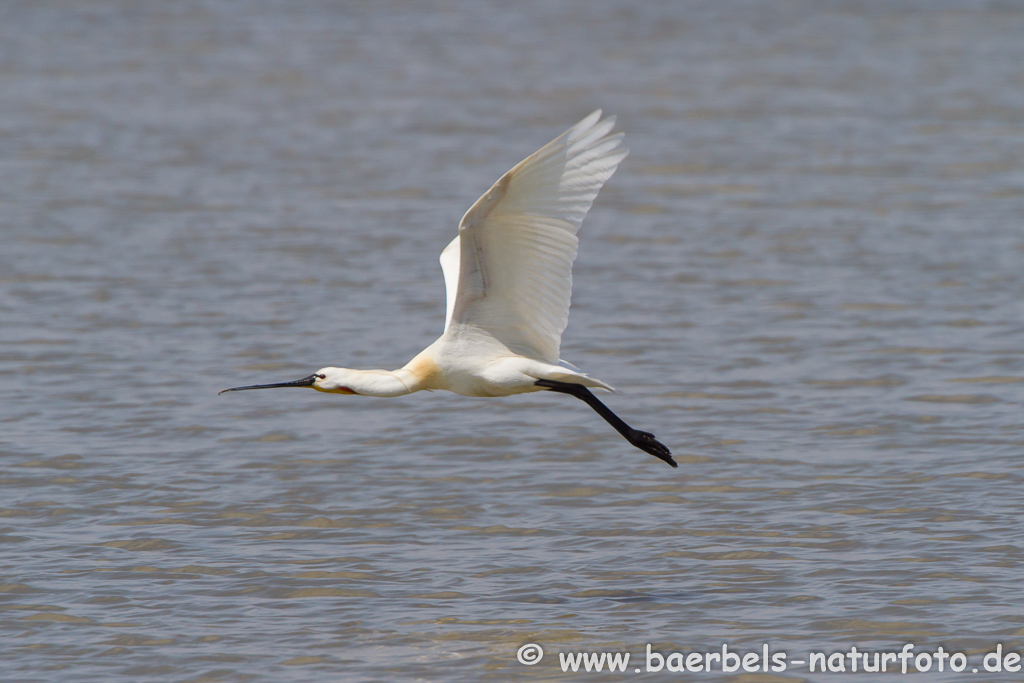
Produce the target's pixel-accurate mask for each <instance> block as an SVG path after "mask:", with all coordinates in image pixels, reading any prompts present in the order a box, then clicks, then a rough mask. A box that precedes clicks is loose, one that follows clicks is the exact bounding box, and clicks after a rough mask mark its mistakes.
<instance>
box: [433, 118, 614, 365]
mask: <svg viewBox="0 0 1024 683" xmlns="http://www.w3.org/2000/svg"><path fill="white" fill-rule="evenodd" d="M614 125H615V117H614V116H611V117H608V118H606V119H604V120H603V121H602V120H601V110H597V111H595V112H593V113H592V114H590V115H589V116H587V117H586V118H585V119H583V120H582V121H580V122H579V123H577V124H576V125H575V126H573V127H572V128H570V129H569V130H567V131H566V132H565V133H563V134H562V135H559V136H558V137H557V138H555V139H554V140H552V141H551V142H550V143H548V144H547V145H545V146H544V147H542V148H541V149H540V150H538V151H537V152H535V153H534V154H532V155H530V156H529V157H527V158H526V159H524V160H523V161H521V162H520V163H519V164H517V165H516V166H515V167H514V168H512V170H510V171H509V172H508V173H506V174H505V175H503V176H502V177H501V179H499V180H498V182H496V183H495V184H494V185H493V186H492V187H491V189H490V190H488V191H487V192H486V193H485V194H484V195H483V196H482V197H480V199H478V200H477V201H476V203H475V204H473V206H472V207H471V208H470V209H469V211H467V212H466V215H465V216H463V218H462V221H461V222H460V223H459V236H458V238H456V239H455V240H453V241H452V243H451V244H449V245H448V247H447V248H446V249H445V250H444V253H442V255H441V264H442V268H443V270H444V273H445V285H446V287H447V290H448V311H447V317H446V321H445V331H446V332H447V331H448V330H449V329H450V328H451V327H452V325H453V324H455V325H458V326H460V330H461V331H463V332H466V331H467V330H469V329H475V330H479V331H482V332H485V333H487V334H489V335H491V336H492V337H494V338H495V339H497V340H498V341H500V342H502V343H503V344H505V345H506V346H507V347H508V348H510V349H511V350H513V351H515V352H516V353H520V354H523V355H526V356H530V357H534V358H537V359H539V360H544V361H547V362H550V363H557V362H558V351H559V347H560V345H561V340H562V332H563V331H564V330H565V327H566V325H567V324H568V322H569V300H570V296H571V293H572V263H573V260H574V259H575V258H576V247H577V244H578V240H577V238H576V232H577V231H578V230H579V228H580V224H581V223H582V222H583V218H584V217H585V216H586V215H587V211H589V210H590V206H591V205H592V204H593V202H594V198H595V197H596V196H597V193H598V191H599V190H600V189H601V186H602V185H604V183H605V182H606V181H607V180H608V179H609V178H610V177H611V176H612V174H613V173H614V172H615V169H616V168H617V167H618V165H619V163H620V162H621V161H622V160H623V159H624V158H625V157H626V155H627V154H628V153H629V150H627V149H625V148H624V147H622V146H621V145H622V137H623V136H622V134H621V133H618V134H614V135H612V134H611V130H612V128H613V126H614ZM456 261H457V264H458V267H457V268H456ZM454 282H457V287H455V286H453V285H454ZM453 291H454V296H453Z"/></svg>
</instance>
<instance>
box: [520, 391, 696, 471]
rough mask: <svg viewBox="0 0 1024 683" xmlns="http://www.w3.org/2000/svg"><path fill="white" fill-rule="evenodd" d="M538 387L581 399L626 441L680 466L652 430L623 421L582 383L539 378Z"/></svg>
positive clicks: (675, 465) (673, 465) (670, 463)
mask: <svg viewBox="0 0 1024 683" xmlns="http://www.w3.org/2000/svg"><path fill="white" fill-rule="evenodd" d="M534 384H536V385H537V386H538V387H544V388H545V389H547V390H549V391H557V392H559V393H561V394H569V395H570V396H575V397H576V398H578V399H580V400H581V401H583V402H584V403H586V404H587V405H588V406H590V407H591V408H593V409H594V410H596V411H597V414H598V415H600V416H601V417H603V418H604V419H605V421H606V422H607V423H608V424H610V425H611V426H612V427H615V431H617V432H618V433H619V434H622V436H624V437H626V441H628V442H630V443H631V444H633V445H634V446H636V447H637V448H639V449H640V450H642V451H645V452H647V453H650V454H651V455H653V456H654V457H655V458H659V459H661V460H664V461H665V462H667V463H668V464H669V465H672V467H679V465H677V464H676V461H675V460H673V459H672V452H671V451H669V450H668V448H667V447H666V446H665V444H663V443H661V442H660V441H658V440H657V439H655V438H654V434H651V433H650V432H642V431H640V430H639V429H633V428H632V427H630V426H629V425H628V424H626V423H625V422H623V421H622V418H620V417H619V416H618V415H616V414H615V413H613V412H612V411H611V409H610V408H608V406H606V405H605V404H603V403H601V401H599V400H598V399H597V396H594V394H593V393H591V391H590V389H587V388H586V387H585V386H583V385H582V384H572V383H571V382H559V381H557V380H553V379H539V380H537V381H536V382H534Z"/></svg>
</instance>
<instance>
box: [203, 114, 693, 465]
mask: <svg viewBox="0 0 1024 683" xmlns="http://www.w3.org/2000/svg"><path fill="white" fill-rule="evenodd" d="M614 125H615V117H614V116H612V117H608V118H606V119H604V120H603V121H602V120H601V110H600V109H599V110H597V111H595V112H594V113H592V114H591V115H590V116H588V117H586V118H585V119H583V120H582V121H580V122H579V123H577V124H576V125H575V126H573V127H572V128H570V129H569V130H567V131H566V132H564V133H562V134H561V135H559V136H558V137H557V138H555V139H554V140H552V141H551V142H549V143H548V144H547V145H545V146H544V147H542V148H541V149H540V150H538V151H537V152H535V153H533V154H532V155H530V156H528V157H527V158H526V159H524V160H523V161H521V162H519V163H518V164H517V165H516V166H515V167H514V168H513V169H512V170H511V171H509V172H508V173H506V174H505V175H503V176H502V177H501V178H500V179H499V180H498V182H496V183H495V184H494V185H493V186H492V187H491V189H489V190H488V191H487V192H486V193H484V196H482V197H480V199H478V200H477V201H476V203H475V204H473V206H472V207H470V209H469V211H467V212H466V215H465V216H463V217H462V221H461V222H460V223H459V234H458V235H457V236H456V237H455V239H453V240H452V241H451V243H450V244H449V245H448V246H447V247H445V249H444V251H443V252H441V269H442V271H443V272H444V283H445V287H446V289H447V294H448V296H447V304H448V306H447V309H448V310H447V315H446V317H445V321H444V333H443V334H442V335H441V336H440V337H439V338H438V339H437V341H435V342H434V343H433V344H431V345H430V346H428V347H427V348H425V349H424V350H423V351H421V352H420V353H419V354H418V355H417V356H416V357H415V358H413V359H412V360H411V361H409V362H408V363H407V364H406V365H405V367H403V368H400V369H398V370H349V369H347V368H321V369H320V370H317V371H316V372H315V373H313V374H312V375H310V376H309V377H304V378H302V379H299V380H295V381H294V382H281V383H278V384H256V385H252V386H246V387H234V388H232V389H224V391H244V390H248V389H273V388H278V387H310V388H312V389H316V390H317V391H322V392H326V393H333V394H359V395H362V396H402V395H404V394H411V393H412V392H414V391H420V390H423V389H427V390H433V389H447V390H448V391H453V392H455V393H457V394H462V395H463V396H509V395H512V394H525V393H529V392H532V391H543V390H547V391H556V392H559V393H563V394H569V395H571V396H575V397H576V398H578V399H581V400H582V401H584V402H586V404H587V405H589V406H590V407H591V408H593V409H594V410H596V411H597V413H598V414H599V415H600V416H601V417H603V418H604V419H605V420H606V421H608V423H609V424H611V426H612V427H614V428H615V429H616V430H618V432H619V433H620V434H622V436H624V437H625V438H626V440H627V441H629V443H631V444H633V445H634V446H636V447H637V448H639V449H641V450H643V451H646V452H648V453H650V454H651V455H653V456H655V457H656V458H660V459H661V460H664V461H665V462H667V463H668V464H669V465H671V466H672V467H676V466H677V465H676V462H675V460H673V459H672V454H671V452H670V451H669V449H668V448H666V447H665V445H664V444H662V443H661V442H660V441H658V440H657V439H655V438H654V435H653V434H650V433H648V432H642V431H640V430H638V429H633V428H632V427H630V426H629V425H628V424H626V423H625V422H624V421H622V420H621V419H620V418H619V417H618V416H617V415H616V414H615V413H613V412H612V411H611V410H610V409H609V408H608V407H607V406H606V405H605V404H603V403H601V401H599V400H598V399H597V397H596V396H594V394H592V393H591V392H590V389H588V387H597V388H599V389H606V390H609V391H611V390H612V388H611V387H610V386H608V385H607V384H605V383H604V382H602V381H601V380H599V379H595V378H593V377H590V376H589V375H586V374H584V373H583V372H580V371H579V370H578V369H576V368H575V367H574V366H572V365H571V364H569V363H566V362H565V361H562V360H559V358H558V351H559V346H560V344H561V342H562V332H563V331H564V330H565V326H566V324H568V321H569V296H570V293H571V289H572V262H573V259H575V258H576V244H577V242H578V240H577V238H576V231H577V230H579V228H580V224H581V223H582V222H583V217H584V216H586V215H587V211H588V210H589V209H590V206H591V204H592V203H593V202H594V197H596V196H597V192H598V190H600V189H601V186H602V185H604V183H605V181H606V180H608V179H609V178H610V177H611V176H612V174H613V173H614V172H615V169H616V168H617V167H618V165H619V162H620V161H622V160H623V159H624V158H625V157H626V154H628V152H629V150H627V149H626V148H624V147H622V146H621V143H622V133H618V134H614V135H612V134H611V130H612V127H613V126H614ZM224 391H221V392H220V393H224Z"/></svg>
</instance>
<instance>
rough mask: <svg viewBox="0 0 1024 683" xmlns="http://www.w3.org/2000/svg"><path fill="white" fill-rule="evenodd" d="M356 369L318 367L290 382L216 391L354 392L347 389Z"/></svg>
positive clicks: (220, 392) (221, 392)
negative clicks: (297, 389) (288, 389)
mask: <svg viewBox="0 0 1024 683" xmlns="http://www.w3.org/2000/svg"><path fill="white" fill-rule="evenodd" d="M355 372H357V371H356V370H347V369H345V368H320V369H319V370H317V371H316V372H314V373H313V374H312V375H310V376H309V377H303V378H302V379H297V380H294V381H292V382H277V383H275V384H251V385H249V386H246V387H231V388H230V389H222V390H221V391H219V392H217V393H218V394H223V393H224V392H225V391H248V390H249V389H280V388H284V387H309V388H310V389H316V390H317V391H324V392H328V393H332V394H354V393H356V392H354V391H352V390H351V389H349V386H348V385H349V384H351V383H352V382H351V375H352V374H353V373H355Z"/></svg>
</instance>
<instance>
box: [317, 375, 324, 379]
mask: <svg viewBox="0 0 1024 683" xmlns="http://www.w3.org/2000/svg"><path fill="white" fill-rule="evenodd" d="M316 377H317V379H325V378H326V377H327V375H317V376H316Z"/></svg>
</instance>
